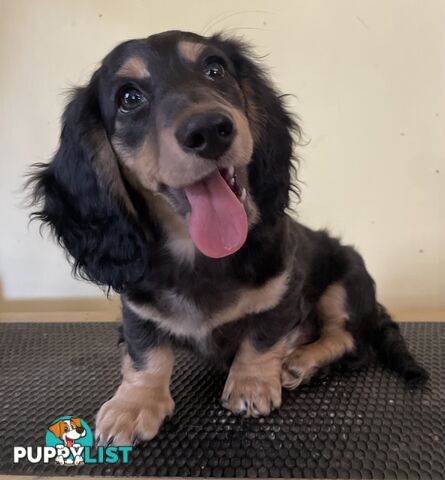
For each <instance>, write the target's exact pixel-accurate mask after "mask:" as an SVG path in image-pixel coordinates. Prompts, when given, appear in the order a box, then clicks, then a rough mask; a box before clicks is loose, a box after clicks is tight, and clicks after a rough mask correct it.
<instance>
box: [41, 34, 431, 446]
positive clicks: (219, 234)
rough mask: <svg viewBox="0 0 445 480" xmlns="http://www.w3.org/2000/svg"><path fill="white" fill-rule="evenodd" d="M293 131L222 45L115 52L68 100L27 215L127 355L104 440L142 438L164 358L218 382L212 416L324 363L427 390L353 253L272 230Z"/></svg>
mask: <svg viewBox="0 0 445 480" xmlns="http://www.w3.org/2000/svg"><path fill="white" fill-rule="evenodd" d="M295 132H297V133H298V125H297V123H296V121H295V120H294V119H293V118H292V117H291V115H290V114H289V113H288V112H287V111H286V108H285V106H284V105H283V100H282V98H281V97H280V95H278V94H277V92H276V90H275V89H274V87H273V86H272V85H271V83H270V81H269V79H268V78H267V76H266V75H265V73H264V72H263V70H262V69H261V67H260V66H259V65H258V64H257V63H256V61H255V60H254V59H253V58H252V55H251V54H250V52H249V49H248V47H246V46H245V45H244V44H242V43H241V42H239V41H237V40H232V39H226V38H224V37H223V36H221V35H215V36H212V37H209V38H207V37H202V36H199V35H195V34H193V33H185V32H179V31H170V32H165V33H160V34H157V35H152V36H150V37H148V38H145V39H141V40H131V41H128V42H125V43H123V44H121V45H119V46H118V47H116V48H115V49H114V50H113V51H112V52H111V53H110V54H109V55H107V56H106V57H105V59H104V60H103V62H102V64H101V66H100V67H99V68H98V70H97V71H96V72H95V73H94V74H93V76H92V78H91V81H90V82H89V84H88V85H87V86H85V87H83V88H79V89H77V90H76V91H75V93H74V95H73V97H72V99H71V101H70V102H69V104H68V106H67V107H66V110H65V113H64V116H63V128H62V133H61V139H60V146H59V149H58V151H57V153H56V154H55V156H54V158H53V159H52V161H51V162H50V163H48V164H40V165H38V166H37V167H36V171H35V172H34V176H33V178H32V183H33V188H34V190H33V191H34V201H35V203H36V204H37V205H39V207H38V208H39V210H38V211H37V212H35V213H34V216H35V217H37V218H38V219H40V220H41V221H43V222H44V223H47V224H49V225H50V226H51V227H52V230H53V232H54V234H55V236H56V237H57V239H58V240H59V242H60V244H61V245H62V246H63V247H64V248H65V249H66V251H67V252H68V254H69V257H70V258H71V259H72V261H73V266H74V271H75V272H76V273H77V274H78V275H80V276H82V277H83V278H87V279H88V280H90V281H92V282H94V283H96V284H99V285H101V286H104V287H106V288H109V289H113V290H114V291H116V292H119V293H120V295H121V301H122V323H123V328H122V330H123V338H124V341H125V344H126V353H125V354H124V358H123V368H122V383H121V385H120V387H119V388H118V390H117V391H116V393H115V395H114V396H113V398H111V399H110V400H109V401H107V402H106V403H105V404H104V405H103V406H102V407H101V409H100V411H99V413H98V415H97V424H96V432H97V433H98V434H99V435H100V438H101V439H102V441H104V442H108V441H111V440H112V441H113V442H114V444H116V445H119V444H129V443H131V442H132V441H133V440H134V439H136V438H137V437H138V438H139V439H145V440H146V439H151V438H153V437H154V436H155V435H156V433H157V432H158V429H159V427H160V425H161V423H162V421H163V420H164V418H165V417H166V416H167V415H170V414H172V413H173V408H174V402H173V399H172V397H171V394H170V388H169V383H170V377H171V373H172V368H173V364H174V347H175V346H177V345H181V346H186V347H188V348H191V349H193V350H194V351H196V352H199V353H201V354H203V355H205V356H207V357H210V358H213V359H215V360H217V362H218V363H219V364H221V365H223V366H226V367H227V368H228V371H229V373H228V377H227V381H226V384H225V388H224V391H223V392H222V404H223V406H224V407H226V408H228V409H229V410H231V411H232V412H236V413H239V414H245V415H247V416H257V415H267V414H268V413H269V412H270V411H271V410H272V409H274V408H278V407H279V406H280V404H281V390H282V387H285V388H295V387H297V386H298V385H299V384H301V383H303V382H308V381H309V380H310V379H311V377H313V376H314V375H315V374H316V373H317V371H318V370H319V369H320V368H321V367H326V366H329V365H331V364H333V363H334V362H342V363H343V364H345V365H350V366H359V365H364V364H366V363H367V362H369V359H370V358H372V357H373V356H374V354H376V355H377V356H378V357H379V358H380V359H381V360H382V361H383V362H384V364H385V365H387V366H388V367H389V368H391V369H392V370H394V371H396V372H398V373H399V374H400V375H401V376H402V377H403V378H404V379H405V380H406V381H408V382H410V383H411V384H419V383H422V382H424V381H425V380H426V378H427V374H426V372H425V370H424V369H423V368H422V367H420V366H419V365H418V364H417V363H416V361H415V360H414V358H413V357H412V355H411V354H410V353H409V351H408V349H407V347H406V345H405V342H404V340H403V338H402V336H401V334H400V332H399V329H398V327H397V324H396V323H395V322H394V321H393V320H392V319H391V318H390V316H389V315H388V313H387V312H386V311H385V309H384V308H383V307H382V306H381V305H380V304H379V303H377V301H376V294H375V286H374V282H373V280H372V278H371V277H370V275H369V274H368V272H367V271H366V268H365V264H364V262H363V260H362V258H361V257H360V255H359V254H358V253H357V252H356V251H355V250H354V249H353V248H351V247H349V246H345V245H342V244H341V243H340V242H339V241H337V240H336V239H333V238H331V237H330V236H329V235H328V234H327V233H326V232H325V231H313V230H310V229H309V228H306V227H304V226H303V225H300V224H299V223H297V222H296V221H295V220H293V219H292V218H291V217H290V216H288V215H287V214H286V207H287V206H288V203H289V191H290V189H291V167H292V165H291V161H292V152H293V136H292V134H293V133H295Z"/></svg>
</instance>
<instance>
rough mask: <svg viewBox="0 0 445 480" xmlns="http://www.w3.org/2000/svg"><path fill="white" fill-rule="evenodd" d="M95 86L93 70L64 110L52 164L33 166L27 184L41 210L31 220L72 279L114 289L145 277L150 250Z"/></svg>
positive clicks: (97, 74)
mask: <svg viewBox="0 0 445 480" xmlns="http://www.w3.org/2000/svg"><path fill="white" fill-rule="evenodd" d="M98 87H99V71H98V72H96V73H95V74H94V75H93V77H92V80H91V82H90V84H89V85H88V86H87V87H83V88H80V89H77V90H76V92H75V94H74V97H73V98H72V100H71V101H70V102H69V104H68V106H67V107H66V109H65V113H64V115H63V126H62V133H61V138H60V145H59V149H58V151H57V153H56V155H55V156H54V158H53V159H52V161H51V162H50V163H48V164H38V165H35V168H36V171H34V172H33V173H32V175H31V179H30V181H29V183H30V184H31V186H32V188H33V197H32V198H33V204H34V205H35V204H37V205H39V206H40V210H38V211H36V212H34V213H33V214H32V215H31V217H32V218H37V219H39V220H41V221H42V222H44V223H45V224H48V225H50V227H51V228H52V230H53V232H54V234H55V236H56V238H57V239H58V241H59V243H60V244H61V245H62V246H64V247H65V249H66V250H67V252H68V253H69V256H70V257H71V258H72V259H73V271H74V273H75V274H78V275H79V276H81V277H83V278H86V279H88V280H90V281H92V282H94V283H97V284H99V285H103V286H107V287H111V288H112V289H114V290H115V291H118V292H119V291H122V290H123V289H124V288H125V287H126V286H128V285H129V284H134V283H137V282H138V281H139V280H140V279H141V278H142V277H143V274H144V272H145V270H146V267H147V263H148V258H147V256H148V245H147V239H146V237H145V235H144V232H143V231H142V228H141V227H140V225H139V223H138V221H137V215H136V212H135V210H134V207H133V204H132V202H131V200H130V198H129V196H128V192H127V190H126V186H125V183H124V180H123V178H122V176H121V173H120V169H119V165H118V163H117V159H116V156H115V154H114V151H113V149H112V147H111V145H110V142H109V140H108V137H107V134H106V132H105V128H104V126H103V121H102V114H101V109H100V104H99V88H98Z"/></svg>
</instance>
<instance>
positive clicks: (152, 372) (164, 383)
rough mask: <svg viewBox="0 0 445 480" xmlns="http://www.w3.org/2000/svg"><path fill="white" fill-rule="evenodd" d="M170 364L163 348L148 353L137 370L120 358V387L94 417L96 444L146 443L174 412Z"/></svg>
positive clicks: (168, 351)
mask: <svg viewBox="0 0 445 480" xmlns="http://www.w3.org/2000/svg"><path fill="white" fill-rule="evenodd" d="M173 363H174V356H173V352H172V350H171V349H170V347H165V346H163V347H155V348H153V349H151V350H150V351H149V353H148V355H147V358H146V362H145V364H144V365H141V366H136V365H135V364H134V362H133V360H132V359H131V358H130V356H129V355H128V354H126V355H125V356H124V359H123V366H122V383H121V385H120V387H119V388H118V389H117V391H116V393H115V394H114V397H113V398H111V400H108V402H106V403H104V405H102V407H101V409H100V410H99V413H98V414H97V419H96V437H98V436H100V440H99V443H100V444H108V443H110V442H111V443H112V444H113V445H131V444H132V443H133V441H134V440H135V439H136V438H139V439H141V440H150V439H152V438H153V437H154V436H155V435H156V434H157V433H158V430H159V427H160V426H161V424H162V422H163V421H164V419H165V417H166V416H168V415H171V414H172V413H173V409H174V402H173V399H172V397H171V395H170V377H171V373H172V369H173Z"/></svg>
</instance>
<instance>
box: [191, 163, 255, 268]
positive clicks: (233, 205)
mask: <svg viewBox="0 0 445 480" xmlns="http://www.w3.org/2000/svg"><path fill="white" fill-rule="evenodd" d="M185 194H186V195H187V198H188V201H189V202H190V205H191V207H192V213H191V215H190V220H189V231H190V235H191V237H192V240H193V242H194V243H195V245H196V246H197V247H198V248H199V250H200V251H201V252H202V253H203V254H204V255H207V256H208V257H212V258H221V257H226V256H227V255H231V254H232V253H235V252H236V251H237V250H239V249H240V248H241V247H242V246H243V244H244V242H245V241H246V237H247V215H246V211H245V210H244V207H243V205H242V203H241V202H240V201H239V200H238V198H237V196H236V195H235V194H234V193H233V192H232V190H231V189H230V187H229V186H228V185H227V183H226V181H225V180H224V179H223V177H222V176H221V174H220V173H219V171H218V170H216V171H215V172H214V173H212V174H211V175H209V176H208V177H206V178H204V179H203V180H201V181H199V182H196V183H194V184H193V185H191V186H190V187H186V188H185Z"/></svg>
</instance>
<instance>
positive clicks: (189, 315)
mask: <svg viewBox="0 0 445 480" xmlns="http://www.w3.org/2000/svg"><path fill="white" fill-rule="evenodd" d="M287 287H288V272H286V271H285V272H283V273H281V274H279V275H277V276H276V277H274V278H272V279H270V280H268V281H267V282H266V283H265V284H264V285H262V286H261V287H258V288H242V289H240V290H239V291H238V292H237V293H236V294H235V295H234V299H233V302H232V303H231V304H230V305H229V306H227V307H225V308H224V309H222V310H219V311H216V312H214V313H213V314H212V315H211V316H208V315H206V314H205V313H204V312H203V311H202V310H200V309H199V308H198V306H197V305H196V303H195V302H193V301H192V300H190V299H188V298H186V297H184V296H182V295H180V294H178V293H176V292H174V291H169V292H164V294H163V296H164V298H163V300H164V301H167V302H168V304H169V306H170V309H171V312H172V313H171V315H168V316H166V315H164V314H162V313H161V312H159V311H158V310H157V309H156V308H155V307H154V306H153V305H150V304H136V303H134V302H129V301H128V302H127V304H128V306H129V307H130V308H131V309H132V310H133V311H134V312H135V313H136V314H138V315H139V316H141V317H142V318H145V319H147V320H151V321H154V322H156V323H157V324H158V325H159V326H160V327H161V328H162V329H163V330H165V331H167V332H168V333H170V334H173V335H175V336H178V337H187V338H194V339H196V340H200V339H204V338H205V337H206V336H207V335H208V334H209V333H210V332H211V331H212V330H213V329H215V328H217V327H220V326H221V325H224V324H225V323H229V322H233V321H235V320H238V319H240V318H243V317H244V316H246V315H249V314H252V313H260V312H264V311H266V310H270V309H271V308H274V307H275V306H276V305H278V303H279V302H280V300H281V299H282V297H283V295H284V294H285V293H286V291H287Z"/></svg>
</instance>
